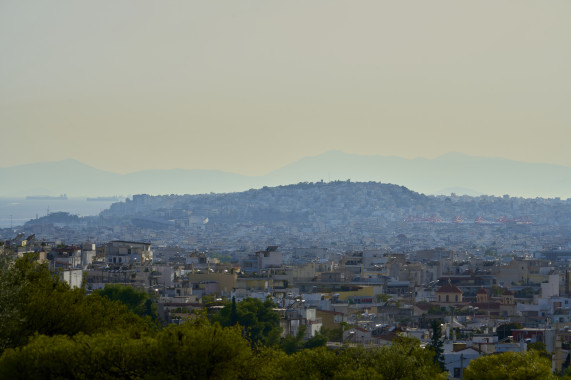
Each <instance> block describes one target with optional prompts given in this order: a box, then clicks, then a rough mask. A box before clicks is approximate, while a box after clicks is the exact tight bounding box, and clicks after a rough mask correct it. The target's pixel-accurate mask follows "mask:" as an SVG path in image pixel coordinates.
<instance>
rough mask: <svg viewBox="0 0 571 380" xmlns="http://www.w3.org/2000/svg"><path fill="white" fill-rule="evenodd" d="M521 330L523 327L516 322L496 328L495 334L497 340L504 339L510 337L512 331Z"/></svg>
mask: <svg viewBox="0 0 571 380" xmlns="http://www.w3.org/2000/svg"><path fill="white" fill-rule="evenodd" d="M521 328H523V325H522V324H521V323H518V322H511V323H504V324H502V325H499V326H498V328H497V329H496V332H497V333H498V339H499V340H502V339H505V338H507V337H508V336H511V335H512V330H515V329H521Z"/></svg>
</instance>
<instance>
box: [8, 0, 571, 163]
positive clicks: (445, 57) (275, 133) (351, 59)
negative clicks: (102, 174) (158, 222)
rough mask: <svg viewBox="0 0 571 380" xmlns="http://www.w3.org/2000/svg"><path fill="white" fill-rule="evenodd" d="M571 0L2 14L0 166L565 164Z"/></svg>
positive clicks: (37, 9)
mask: <svg viewBox="0 0 571 380" xmlns="http://www.w3.org/2000/svg"><path fill="white" fill-rule="evenodd" d="M570 20H571V1H569V0H561V1H557V0H550V1H537V0H535V1H523V0H516V1H498V0H492V1H482V0H478V1H458V0H450V1H433V0H431V1H426V0H422V1H379V0H375V1H332V0H323V1H309V0H300V1H291V0H287V1H269V0H260V1H237V0H229V1H218V0H217V1H200V2H198V1H168V0H161V1H156V0H147V1H145V0H132V1H118V0H107V1H103V0H98V1H77V0H70V1H60V0H51V1H45V0H41V1H28V0H27V1H22V0H15V1H9V0H1V1H0V54H1V57H0V128H1V135H0V136H1V141H2V148H1V149H0V166H12V165H16V164H24V163H31V162H37V161H53V160H60V159H64V158H75V159H77V160H80V161H82V162H85V163H87V164H90V165H92V166H95V167H97V168H100V169H104V170H109V171H115V172H120V173H124V172H130V171H134V170H142V169H149V168H174V167H180V168H200V169H222V170H227V171H233V172H238V173H243V174H264V173H266V172H269V171H271V170H272V169H276V168H278V167H281V166H283V165H286V164H288V163H290V162H292V161H295V160H297V159H299V158H302V157H304V156H312V155H317V154H320V153H323V152H325V151H328V150H331V149H338V150H342V151H345V152H349V153H361V154H367V155H396V156H401V157H408V158H413V157H427V158H433V157H436V156H439V155H441V154H444V153H446V152H451V151H453V152H463V153H467V154H471V155H481V156H494V157H505V158H510V159H514V160H519V161H530V162H548V163H558V164H562V165H567V166H571V148H570V143H571V40H570V37H571V21H570Z"/></svg>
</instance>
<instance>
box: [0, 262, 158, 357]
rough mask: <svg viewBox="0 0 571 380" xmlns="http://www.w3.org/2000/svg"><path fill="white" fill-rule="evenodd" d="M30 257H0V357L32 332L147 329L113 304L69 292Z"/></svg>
mask: <svg viewBox="0 0 571 380" xmlns="http://www.w3.org/2000/svg"><path fill="white" fill-rule="evenodd" d="M36 259H37V257H36V256H35V255H34V254H29V255H27V256H25V257H23V258H20V259H17V260H16V261H14V262H11V261H9V260H7V259H6V258H1V259H0V321H1V322H0V323H1V324H0V327H1V328H0V353H1V352H2V351H3V350H4V349H6V348H9V347H18V346H22V345H25V344H26V343H27V341H28V339H29V338H30V337H32V336H33V335H34V334H41V335H47V336H54V335H68V336H73V335H76V334H79V333H84V334H95V333H99V332H104V331H108V330H130V331H136V332H144V331H146V330H148V329H149V328H150V325H149V323H148V322H147V321H145V320H143V319H142V318H140V317H138V316H137V315H135V314H133V313H132V312H130V311H129V310H128V308H127V307H126V306H125V305H124V304H122V303H120V302H117V301H112V300H110V299H108V298H105V297H101V296H99V295H97V294H92V295H86V293H85V289H84V288H75V289H70V287H69V286H68V284H67V283H66V282H64V281H63V280H61V279H60V278H59V276H57V275H54V274H52V273H51V272H50V270H49V269H48V267H47V264H38V263H37V261H36Z"/></svg>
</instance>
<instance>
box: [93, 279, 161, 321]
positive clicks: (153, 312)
mask: <svg viewBox="0 0 571 380" xmlns="http://www.w3.org/2000/svg"><path fill="white" fill-rule="evenodd" d="M94 293H95V294H98V295H100V296H102V297H105V298H108V299H110V300H112V301H119V302H121V303H122V304H124V305H125V306H127V308H128V309H129V310H130V311H132V312H133V313H135V314H137V315H138V316H140V317H149V318H151V320H153V321H158V318H159V316H158V311H157V310H158V308H157V305H156V303H155V302H153V299H152V298H151V296H150V295H149V293H147V292H145V291H143V290H140V289H135V288H134V287H132V286H129V285H119V284H107V285H105V288H104V289H99V290H96V291H95V292H94Z"/></svg>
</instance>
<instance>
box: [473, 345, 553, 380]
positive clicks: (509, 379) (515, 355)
mask: <svg viewBox="0 0 571 380" xmlns="http://www.w3.org/2000/svg"><path fill="white" fill-rule="evenodd" d="M551 378H552V374H551V363H550V362H549V360H547V359H545V358H542V357H540V356H539V354H538V353H537V351H533V350H532V351H527V352H505V353H502V354H497V355H487V356H482V357H480V358H478V359H475V360H472V361H471V362H470V364H469V365H468V367H466V369H465V370H464V379H465V380H480V379H489V380H500V379H501V380H521V379H534V380H543V379H551Z"/></svg>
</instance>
